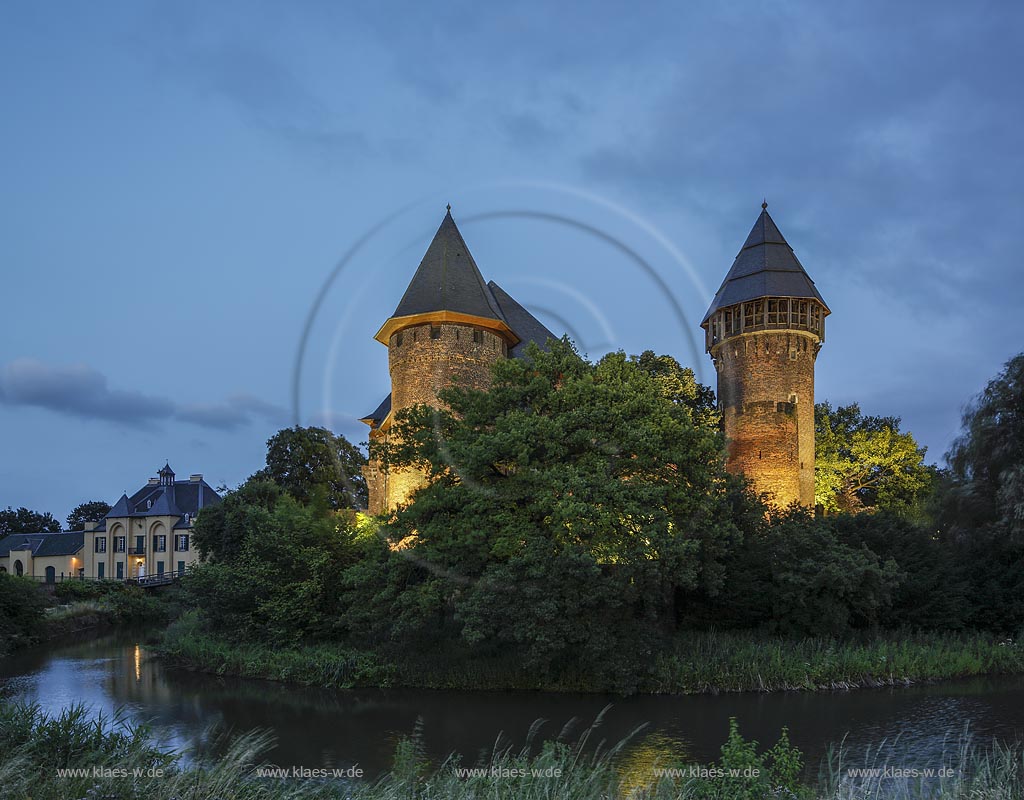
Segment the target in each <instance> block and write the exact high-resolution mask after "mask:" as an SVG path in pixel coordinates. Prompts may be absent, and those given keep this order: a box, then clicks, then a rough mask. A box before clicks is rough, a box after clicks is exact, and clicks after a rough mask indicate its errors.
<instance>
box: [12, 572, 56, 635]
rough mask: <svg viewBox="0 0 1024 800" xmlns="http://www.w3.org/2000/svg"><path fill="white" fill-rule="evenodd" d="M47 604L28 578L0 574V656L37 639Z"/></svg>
mask: <svg viewBox="0 0 1024 800" xmlns="http://www.w3.org/2000/svg"><path fill="white" fill-rule="evenodd" d="M49 604H50V603H49V600H48V599H47V597H46V595H45V594H44V593H43V591H42V590H41V589H40V587H39V586H38V585H37V584H36V582H35V581H33V580H32V579H31V578H23V577H17V576H15V575H8V574H7V573H6V572H4V573H0V655H3V654H4V653H5V652H8V651H10V650H13V649H14V648H15V647H17V646H19V645H21V644H25V643H28V642H33V641H36V640H37V639H38V638H39V636H40V635H41V634H42V631H43V617H44V614H45V612H46V608H47V606H48V605H49Z"/></svg>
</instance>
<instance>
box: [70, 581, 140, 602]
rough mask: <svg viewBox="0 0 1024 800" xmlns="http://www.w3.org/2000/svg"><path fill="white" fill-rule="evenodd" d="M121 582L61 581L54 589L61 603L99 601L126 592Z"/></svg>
mask: <svg viewBox="0 0 1024 800" xmlns="http://www.w3.org/2000/svg"><path fill="white" fill-rule="evenodd" d="M124 588H125V585H124V584H123V583H122V582H121V581H76V580H68V581H61V582H60V583H58V584H56V585H55V586H54V587H53V594H54V597H56V598H57V600H58V601H59V602H61V603H73V602H75V601H78V600H98V599H100V598H101V597H107V596H108V595H110V594H113V593H115V592H122V591H124Z"/></svg>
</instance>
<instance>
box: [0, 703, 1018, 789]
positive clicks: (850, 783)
mask: <svg viewBox="0 0 1024 800" xmlns="http://www.w3.org/2000/svg"><path fill="white" fill-rule="evenodd" d="M595 733H596V735H595ZM599 736H600V729H599V728H596V727H592V728H591V729H590V730H588V731H586V732H585V733H584V734H583V735H582V736H581V737H580V738H579V739H578V740H577V741H576V742H574V743H566V742H546V743H544V744H543V745H539V746H535V747H530V746H529V745H527V746H526V747H525V748H523V749H522V750H519V751H513V750H512V749H511V748H509V749H504V750H501V749H496V750H495V751H493V752H492V753H490V754H487V755H482V756H481V758H480V760H478V761H477V762H475V763H473V764H469V763H466V764H463V763H462V762H461V761H460V760H459V758H458V757H449V758H448V759H447V760H445V761H444V762H443V763H441V764H436V763H435V764H431V763H430V762H429V761H428V759H427V758H426V757H425V756H424V754H423V749H422V747H421V746H420V744H419V742H418V740H417V738H416V737H415V736H413V737H410V738H406V739H403V740H401V741H400V742H399V743H398V744H397V745H396V746H395V748H394V750H393V757H392V767H391V769H390V770H389V771H387V772H386V773H385V774H383V775H381V776H379V777H377V778H375V779H373V780H369V779H365V778H363V779H358V778H356V779H353V778H352V777H350V776H349V775H344V770H345V769H346V768H345V767H339V769H340V770H342V772H343V774H342V776H341V777H339V778H334V777H332V776H331V775H329V774H328V775H326V776H325V777H315V778H304V777H297V776H295V775H294V774H287V775H286V776H281V775H279V774H277V775H268V774H267V772H265V770H267V769H268V765H265V764H262V763H261V754H262V753H264V752H266V750H267V748H268V747H269V745H270V743H271V742H270V740H269V738H268V737H266V736H265V735H260V734H258V733H250V734H245V735H242V736H239V737H238V738H236V739H235V740H234V741H233V742H232V743H231V745H230V747H229V748H228V751H227V753H226V755H224V756H223V757H221V758H219V759H218V760H217V761H216V762H213V763H206V762H204V760H203V758H202V754H201V753H200V754H193V756H196V758H194V759H193V761H192V763H191V764H188V765H186V764H184V763H183V762H182V760H181V759H180V756H179V755H178V754H176V753H172V752H169V751H167V750H165V749H163V748H161V747H160V746H158V745H157V744H155V743H154V741H153V739H152V737H151V736H150V733H149V731H148V730H147V729H146V728H145V727H133V726H131V725H129V724H128V723H127V722H126V721H125V720H124V719H123V718H120V717H117V716H115V717H113V718H109V717H108V718H101V719H99V720H98V721H97V720H91V719H90V718H89V716H88V714H87V713H86V712H85V710H84V709H83V708H82V707H74V708H70V709H67V710H65V711H64V712H63V713H62V714H61V715H60V716H58V717H47V716H46V715H44V714H43V713H41V712H40V710H39V709H38V707H35V706H31V705H15V704H3V703H0V796H3V797H4V798H11V800H21V799H22V798H24V800H28V798H32V800H58V799H59V800H64V798H69V797H83V798H86V797H102V798H105V799H106V800H119V799H120V798H136V797H146V798H150V799H151V800H164V799H165V798H166V799H167V800H170V799H171V798H178V799H180V798H186V797H189V798H220V799H221V800H283V799H284V798H298V797H303V798H325V800H326V799H327V798H351V799H352V800H398V798H403V800H408V799H410V798H423V799H424V800H426V799H427V798H437V799H438V800H441V799H442V798H448V799H449V800H470V798H482V797H487V798H494V800H504V799H505V798H509V799H510V800H511V798H516V799H517V800H530V799H531V798H545V800H584V798H595V800H596V798H627V797H628V798H633V799H634V800H644V798H650V800H668V799H669V798H692V799H693V800H719V799H720V800H725V799H726V798H730V799H732V798H742V799H743V800H762V799H763V800H768V798H789V799H790V800H812V798H821V799H822V800H861V799H862V798H863V800H867V799H868V798H879V797H883V798H884V797H897V796H898V797H901V798H919V797H920V798H924V797H930V798H934V799H935V800H954V799H956V800H961V799H963V800H966V799H967V798H972V799H973V800H984V798H993V800H994V799H995V798H1000V800H1014V799H1015V798H1024V769H1022V764H1024V751H1022V750H1021V749H1020V748H1007V747H1003V746H999V745H995V746H993V747H992V748H989V749H984V748H975V747H971V746H970V745H965V746H964V747H962V748H961V749H960V750H959V751H956V752H954V753H952V754H950V755H949V756H948V758H947V759H946V760H945V763H944V766H945V767H947V768H948V770H949V771H948V773H946V774H947V775H948V777H946V778H943V779H942V780H933V781H932V782H930V783H925V782H923V781H916V780H907V781H903V780H898V781H893V780H891V779H879V778H876V779H868V780H862V779H852V778H851V777H850V776H849V775H848V774H847V773H846V771H845V770H841V769H840V768H839V767H838V766H836V767H833V768H832V769H826V770H824V771H823V773H822V777H821V778H820V779H819V781H820V782H819V783H818V785H816V786H809V785H807V784H806V783H804V782H802V779H801V777H800V776H801V775H802V774H803V773H804V770H803V763H802V759H801V754H800V752H799V751H798V750H796V749H795V748H793V747H792V746H791V745H790V744H789V741H788V737H787V735H786V732H785V731H783V732H782V734H781V736H780V738H779V741H778V742H777V743H776V744H775V745H774V746H772V747H770V748H762V747H758V745H757V743H756V742H749V741H746V740H745V739H744V738H743V737H742V735H741V734H740V732H739V731H738V730H737V729H736V727H735V725H733V726H732V729H731V731H730V734H729V737H728V739H727V741H726V742H725V743H724V744H723V745H722V748H721V755H720V757H719V758H718V759H716V760H715V761H713V762H711V763H704V764H697V763H687V762H684V761H682V760H678V759H676V758H674V757H673V756H672V755H671V754H664V753H662V754H660V755H656V756H655V755H650V754H647V755H640V756H639V757H638V756H637V754H636V752H630V751H629V749H628V746H627V745H628V742H622V743H620V744H619V745H616V746H614V747H610V748H607V747H605V748H596V747H594V746H592V741H591V740H593V741H596V740H597V739H598V738H599ZM282 766H284V765H282ZM284 769H285V771H286V772H288V773H290V772H291V770H290V767H289V766H284ZM468 769H472V770H473V771H472V773H468V774H467V770H468Z"/></svg>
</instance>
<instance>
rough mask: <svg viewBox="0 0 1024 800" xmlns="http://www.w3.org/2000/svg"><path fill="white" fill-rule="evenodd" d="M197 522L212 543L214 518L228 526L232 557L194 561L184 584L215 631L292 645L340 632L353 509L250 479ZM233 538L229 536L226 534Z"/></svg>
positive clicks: (352, 553) (354, 553)
mask: <svg viewBox="0 0 1024 800" xmlns="http://www.w3.org/2000/svg"><path fill="white" fill-rule="evenodd" d="M224 506H228V507H229V508H228V510H227V513H226V514H223V515H220V514H215V515H211V516H210V517H206V518H205V520H204V517H205V515H206V510H204V512H203V514H201V515H200V517H199V520H198V521H197V523H196V539H197V541H199V540H200V539H202V540H203V541H204V548H205V547H209V546H210V542H209V537H210V532H211V527H212V523H211V520H214V519H224V520H225V521H226V523H227V524H226V525H225V526H224V529H225V530H227V531H230V541H231V544H232V548H233V549H232V550H231V552H230V557H224V556H225V551H224V550H223V549H221V550H220V554H221V557H220V558H218V559H216V560H211V561H210V562H208V563H203V564H200V565H199V566H198V567H196V568H194V569H193V570H192V571H191V572H190V573H189V574H188V576H187V577H186V579H185V590H186V592H187V593H188V595H189V596H190V598H191V599H192V601H193V603H194V604H195V605H196V607H198V608H199V609H200V611H201V613H202V615H203V619H204V622H205V623H206V624H208V625H209V626H210V627H211V628H213V629H214V630H215V631H217V632H218V633H220V634H222V635H225V636H227V637H229V638H232V639H236V640H242V641H259V642H268V643H274V644H278V645H289V644H291V645H294V644H298V643H300V642H302V641H322V640H324V639H330V638H337V635H338V634H339V632H340V631H341V630H342V629H343V627H344V626H343V621H342V619H341V614H340V611H341V602H340V594H341V591H342V582H341V575H342V573H343V571H344V569H345V568H346V567H347V566H350V565H351V564H352V563H353V562H354V561H356V560H357V559H358V556H359V547H358V545H357V543H356V535H357V532H356V529H355V528H354V527H353V526H352V524H351V521H350V520H349V518H348V515H344V514H339V513H338V512H336V511H333V510H332V509H329V508H328V507H327V506H326V505H325V504H323V503H312V504H308V505H303V504H300V503H299V502H298V501H297V500H295V499H294V498H293V497H291V496H289V495H287V494H285V493H284V492H282V491H281V490H280V489H279V488H278V487H276V486H275V485H274V484H268V483H265V482H263V483H261V482H259V481H253V482H249V483H248V484H247V485H245V486H244V487H242V488H240V489H239V490H238V491H237V492H234V493H232V494H230V495H228V497H227V498H226V499H225V502H224V503H222V504H220V505H219V506H215V507H213V508H214V509H221V508H223V507H224ZM225 541H228V539H227V538H225V539H224V540H222V543H221V544H222V545H223V542H225Z"/></svg>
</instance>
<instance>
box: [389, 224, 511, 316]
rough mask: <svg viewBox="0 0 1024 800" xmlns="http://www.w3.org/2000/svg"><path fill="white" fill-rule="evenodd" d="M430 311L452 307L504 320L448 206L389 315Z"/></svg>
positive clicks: (406, 314) (463, 311) (452, 308)
mask: <svg viewBox="0 0 1024 800" xmlns="http://www.w3.org/2000/svg"><path fill="white" fill-rule="evenodd" d="M434 311H454V312H458V313H461V314H469V315H472V316H474V317H482V318H484V319H493V320H499V321H501V322H504V321H505V320H504V317H502V315H501V310H500V308H499V307H498V303H497V302H496V301H495V299H494V297H493V296H492V295H491V291H490V289H488V288H487V284H486V283H484V279H483V276H482V275H481V274H480V270H479V269H478V268H477V265H476V262H475V261H474V260H473V256H472V255H471V254H470V252H469V248H468V247H467V246H466V241H465V239H463V238H462V234H461V233H460V232H459V229H458V227H457V226H456V225H455V220H454V219H452V212H451V209H450V208H449V209H448V213H447V214H445V217H444V220H443V221H442V222H441V227H439V228H438V229H437V233H435V234H434V240H433V241H432V242H431V243H430V247H428V248H427V252H426V255H424V256H423V260H422V261H421V262H420V266H419V268H418V269H417V270H416V274H415V275H413V276H412V280H411V281H410V282H409V287H408V288H407V289H406V290H405V294H404V295H402V299H401V301H399V303H398V308H396V309H395V313H394V314H392V315H391V316H392V317H408V316H412V315H413V314H428V313H431V312H434Z"/></svg>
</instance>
